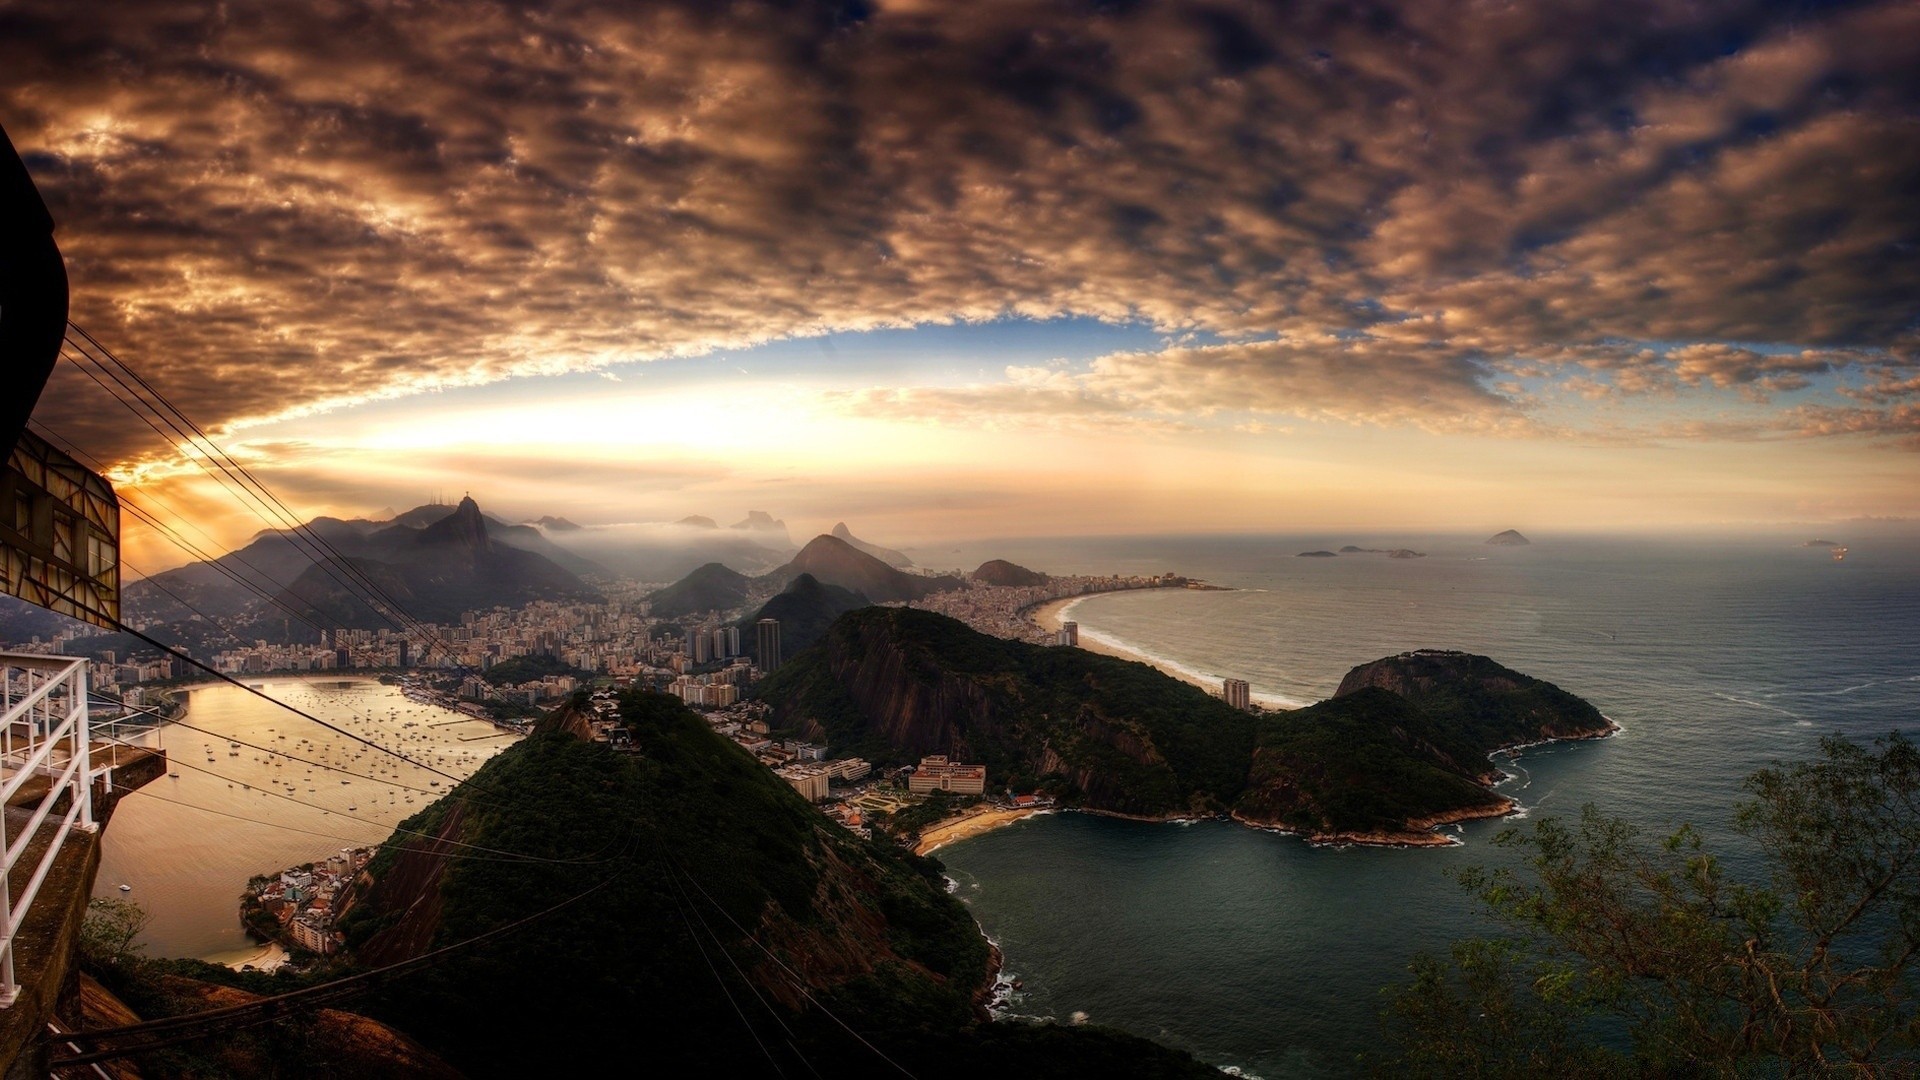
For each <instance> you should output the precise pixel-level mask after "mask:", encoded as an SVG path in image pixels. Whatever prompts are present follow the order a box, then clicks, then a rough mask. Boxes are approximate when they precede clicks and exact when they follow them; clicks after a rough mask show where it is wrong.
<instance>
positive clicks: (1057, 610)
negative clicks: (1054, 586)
mask: <svg viewBox="0 0 1920 1080" xmlns="http://www.w3.org/2000/svg"><path fill="white" fill-rule="evenodd" d="M1099 595H1101V594H1099V593H1085V594H1083V595H1080V596H1069V597H1066V598H1065V599H1061V600H1049V601H1047V602H1046V603H1044V604H1040V605H1039V606H1037V607H1034V608H1031V609H1029V610H1028V612H1027V618H1029V619H1031V620H1033V622H1034V623H1035V624H1036V625H1038V626H1039V627H1040V628H1041V629H1044V630H1053V631H1057V630H1059V629H1060V626H1061V624H1063V623H1065V622H1066V621H1067V618H1066V615H1067V609H1069V608H1071V607H1073V605H1075V604H1078V603H1079V602H1080V601H1082V600H1085V599H1086V598H1087V597H1088V596H1099ZM1080 647H1081V648H1082V649H1085V650H1087V651H1088V652H1093V653H1099V654H1100V655H1102V656H1116V657H1119V658H1120V659H1122V660H1132V661H1135V662H1136V663H1141V664H1146V665H1147V666H1148V667H1151V668H1155V669H1157V670H1159V671H1160V672H1161V673H1162V674H1164V675H1169V676H1172V677H1173V678H1176V679H1179V680H1180V681H1181V682H1185V683H1192V684H1193V685H1195V686H1197V687H1199V688H1201V689H1202V690H1206V691H1208V692H1210V693H1217V692H1218V691H1219V689H1220V687H1219V686H1218V684H1216V683H1212V682H1208V681H1206V680H1203V679H1201V678H1200V677H1199V676H1197V675H1195V674H1194V673H1193V672H1191V671H1182V670H1180V669H1179V668H1176V667H1173V666H1171V665H1169V664H1165V663H1161V662H1160V661H1158V660H1156V659H1155V658H1153V657H1151V656H1148V655H1147V654H1146V653H1143V652H1140V651H1138V650H1135V649H1131V648H1128V647H1127V646H1126V645H1124V644H1121V643H1119V642H1116V641H1112V640H1109V639H1107V638H1104V637H1095V636H1093V635H1090V634H1086V633H1082V634H1081V635H1080Z"/></svg>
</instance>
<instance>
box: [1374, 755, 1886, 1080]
mask: <svg viewBox="0 0 1920 1080" xmlns="http://www.w3.org/2000/svg"><path fill="white" fill-rule="evenodd" d="M1821 752H1822V753H1821V757H1820V758H1819V759H1818V760H1815V761H1811V762H1804V763H1799V764H1791V765H1774V766H1771V767H1768V768H1765V769H1761V770H1759V771H1758V772H1756V773H1754V774H1753V775H1752V776H1751V777H1749V778H1748V779H1747V782H1746V789H1747V791H1748V792H1749V793H1750V795H1751V798H1750V799H1748V800H1746V801H1744V802H1743V803H1742V804H1741V805H1740V806H1739V807H1738V808H1737V812H1736V816H1735V821H1736V823H1737V825H1738V827H1739V829H1740V830H1741V831H1742V832H1744V833H1745V834H1747V835H1748V836H1750V837H1752V838H1753V839H1754V840H1755V841H1756V842H1757V844H1758V845H1759V847H1760V849H1761V850H1762V851H1763V852H1764V853H1765V855H1766V858H1767V861H1768V864H1769V866H1770V871H1771V873H1770V876H1769V880H1765V881H1736V880H1733V879H1732V877H1731V875H1729V873H1728V870H1727V865H1726V863H1725V862H1724V861H1723V860H1722V859H1721V858H1719V857H1717V856H1716V855H1714V854H1713V853H1712V852H1711V851H1709V850H1708V848H1707V845H1706V844H1705V842H1704V841H1703V839H1702V837H1701V836H1700V834H1699V833H1698V832H1697V831H1695V830H1694V829H1692V828H1685V827H1683V828H1681V829H1680V830H1679V831H1677V832H1675V833H1673V834H1672V835H1670V836H1668V837H1666V838H1665V839H1664V840H1662V841H1660V842H1657V843H1649V842H1648V839H1647V838H1646V837H1645V836H1644V834H1643V833H1642V832H1641V830H1639V829H1638V828H1636V827H1635V826H1633V825H1631V824H1629V823H1627V822H1625V821H1621V820H1618V819H1614V818H1609V817H1607V816H1605V815H1602V814H1601V813H1599V812H1598V811H1597V810H1595V809H1594V808H1593V807H1591V806H1589V807H1587V808H1586V810H1585V811H1584V812H1583V813H1582V815H1581V817H1580V820H1579V821H1578V822H1573V823H1569V822H1563V821H1556V820H1551V819H1548V820H1543V821H1539V822H1535V823H1534V824H1533V825H1532V827H1531V828H1530V829H1512V830H1508V831H1507V832H1505V833H1503V834H1502V835H1501V837H1500V838H1499V841H1498V842H1499V843H1501V844H1502V845H1505V846H1508V847H1511V848H1515V849H1518V850H1519V851H1521V852H1523V853H1524V855H1525V858H1524V859H1523V861H1522V864H1521V865H1520V866H1519V867H1518V868H1511V869H1499V870H1493V871H1490V872H1489V871H1484V870H1474V871H1469V872H1467V873H1465V874H1463V875H1462V881H1463V884H1465V885H1466V886H1467V887H1468V888H1469V889H1471V890H1473V891H1474V892H1475V893H1476V894H1478V896H1479V897H1480V899H1481V900H1482V901H1483V902H1484V903H1485V904H1486V905H1487V907H1488V908H1489V909H1490V910H1491V911H1492V913H1493V914H1494V915H1495V916H1496V917H1497V918H1498V919H1499V920H1500V921H1501V922H1502V923H1503V924H1505V925H1506V926H1507V927H1508V928H1510V931H1511V933H1510V935H1509V936H1507V937H1503V938H1500V939H1496V940H1481V941H1469V942H1464V943H1462V944H1460V945H1457V946H1455V948H1454V950H1453V954H1452V956H1451V957H1450V958H1448V959H1439V958H1434V957H1422V958H1420V959H1418V960H1416V961H1415V962H1414V964H1413V966H1412V971H1413V976H1414V978H1413V981H1412V982H1411V983H1410V984H1408V985H1406V986H1403V987H1401V988H1398V989H1397V990H1395V991H1393V992H1392V993H1391V998H1390V1004H1389V1005H1388V1008H1387V1013H1386V1022H1387V1026H1388V1028H1389V1031H1390V1034H1391V1035H1392V1041H1393V1045H1394V1047H1395V1051H1396V1053H1397V1057H1396V1058H1395V1059H1394V1060H1392V1061H1390V1062H1383V1063H1381V1066H1382V1067H1381V1071H1383V1072H1388V1073H1391V1074H1394V1075H1413V1076H1461V1075H1478V1076H1546V1075H1552V1076H1595V1077H1602V1076H1621V1075H1631V1074H1636V1073H1637V1074H1640V1075H1678V1076H1689V1075H1698V1076H1734V1075H1766V1076H1776V1075H1787V1076H1793V1075H1827V1074H1830V1073H1850V1074H1858V1075H1863V1076H1865V1075H1882V1074H1887V1073H1893V1074H1897V1075H1908V1074H1909V1073H1908V1072H1907V1070H1920V1008H1917V1003H1920V971H1917V970H1916V964H1915V959H1916V956H1920V747H1916V746H1915V744H1914V743H1913V742H1912V741H1910V740H1909V739H1907V738H1906V737H1904V736H1902V735H1899V734H1897V733H1896V734H1894V735H1891V736H1889V737H1887V738H1885V739H1881V740H1878V741H1877V742H1876V743H1875V744H1874V745H1873V746H1872V747H1871V748H1869V747H1863V746H1860V745H1858V744H1855V743H1852V742H1849V741H1847V740H1846V739H1843V738H1839V737H1831V738H1828V739H1825V740H1823V741H1822V743H1821Z"/></svg>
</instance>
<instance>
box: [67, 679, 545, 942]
mask: <svg viewBox="0 0 1920 1080" xmlns="http://www.w3.org/2000/svg"><path fill="white" fill-rule="evenodd" d="M248 684H249V685H251V686H255V687H257V688H258V689H259V690H260V691H261V692H262V693H265V694H267V695H269V696H271V697H274V698H277V699H280V700H283V701H285V702H286V703H287V704H290V705H293V706H295V707H297V708H299V709H301V710H303V711H305V712H308V713H311V714H312V715H314V716H315V717H318V718H320V719H322V720H325V721H327V722H328V723H330V724H333V725H335V726H337V727H339V728H341V729H343V730H344V731H347V732H351V733H352V734H353V735H354V736H358V737H359V738H360V739H364V740H366V742H371V743H374V744H376V745H374V746H369V745H366V743H365V742H358V741H355V740H354V739H352V738H349V737H348V736H347V735H343V734H341V733H339V732H336V731H329V730H328V729H326V728H324V727H322V726H320V725H318V724H315V723H313V722H312V721H309V720H305V719H303V718H301V717H299V716H297V715H295V714H293V713H291V712H289V711H287V710H285V709H282V708H279V707H278V706H276V705H274V704H272V703H271V702H268V701H263V700H261V699H260V698H259V697H257V696H255V695H253V694H250V693H248V692H247V691H246V690H243V689H241V688H239V687H236V686H228V685H222V684H215V685H210V686H204V687H198V688H195V689H193V690H192V691H191V692H190V693H189V706H188V712H187V715H186V716H185V717H184V720H185V723H186V724H190V725H192V728H193V729H201V730H192V729H190V728H188V727H186V726H183V725H179V724H163V725H161V726H159V727H157V728H154V729H152V730H150V731H149V732H148V733H146V734H145V735H144V736H142V738H143V739H144V740H145V741H147V742H149V743H156V742H157V743H158V744H160V745H164V746H165V747H166V749H167V753H168V758H169V761H170V764H171V772H172V774H173V775H170V776H166V777H161V778H159V779H157V780H154V781H153V782H151V783H149V784H148V785H147V786H146V787H144V788H141V789H140V790H138V791H135V792H133V793H132V794H130V795H128V796H126V798H124V799H123V800H122V801H121V802H120V804H119V805H118V806H117V807H116V808H115V809H114V812H113V819H112V824H111V825H110V826H109V827H108V828H107V829H106V831H105V837H106V839H105V843H104V845H103V847H102V850H101V859H100V872H99V874H98V876H97V877H96V879H95V885H94V893H95V895H97V896H115V897H125V898H127V899H131V900H134V901H137V902H138V903H139V904H140V905H141V906H142V907H144V908H146V910H147V912H148V915H149V922H148V925H147V927H146V930H145V931H144V932H143V933H142V934H141V936H140V938H139V944H140V945H142V946H143V947H144V948H145V951H146V955H148V956H184V957H196V958H199V959H203V960H211V961H213V962H215V963H232V964H239V963H255V964H257V965H260V966H266V965H268V964H271V963H272V962H273V961H274V960H275V959H276V958H277V954H276V953H275V952H274V951H272V950H268V949H263V948H261V947H260V946H259V945H258V944H257V943H255V942H253V941H252V940H251V939H250V938H248V936H247V935H246V933H245V931H244V930H243V929H242V928H241V925H240V914H239V901H240V894H241V892H242V890H244V889H245V888H246V884H247V879H248V878H250V877H252V876H254V875H255V874H267V873H277V872H279V871H280V870H283V869H286V868H287V867H290V866H298V865H300V864H302V863H309V862H315V861H320V860H325V859H326V858H327V857H328V856H329V855H333V854H335V853H337V852H338V851H339V850H340V849H342V848H354V847H364V846H367V845H371V844H379V843H382V842H384V841H386V840H387V838H388V836H389V835H390V834H391V833H392V832H393V829H394V826H395V825H397V824H399V823H400V822H401V821H403V820H405V819H406V818H408V817H410V816H412V815H413V814H415V813H417V812H419V811H420V810H422V809H424V808H426V807H427V806H428V805H431V804H432V802H433V801H434V800H435V799H437V798H439V797H440V795H441V794H443V793H444V792H445V791H446V790H447V789H448V788H449V787H450V786H451V784H452V780H451V779H449V778H448V777H449V776H451V777H464V776H467V775H469V774H470V773H471V772H472V771H473V770H474V769H476V768H478V767H479V766H480V764H481V763H483V762H484V761H485V760H486V759H487V758H489V757H491V756H492V755H493V754H495V753H498V752H499V751H500V750H501V749H502V748H503V747H504V746H506V745H508V744H509V743H510V742H511V737H510V736H504V735H502V734H501V733H500V732H499V731H498V730H497V729H496V728H494V726H493V725H492V724H489V723H487V722H485V721H481V720H474V719H472V718H470V717H467V716H464V715H462V714H460V713H457V712H453V711H451V710H448V709H443V708H440V707H438V706H433V705H426V704H421V703H417V702H413V701H409V700H408V699H407V698H406V697H405V696H403V695H402V693H401V691H400V689H399V687H396V686H387V685H383V684H381V683H379V682H377V681H375V680H372V679H364V678H312V679H300V678H268V679H264V680H262V679H250V680H248ZM232 743H239V744H241V745H230V744H232ZM379 747H385V748H388V749H391V750H393V751H396V752H397V753H399V754H403V755H405V757H406V759H407V760H402V759H401V758H400V757H397V756H395V754H394V753H388V752H386V751H385V750H382V749H380V748H379ZM309 762H310V763H312V764H308V763H309ZM442 773H445V774H448V775H447V776H443V775H441V774H442ZM409 800H411V801H409ZM121 885H128V886H130V888H129V889H127V890H124V891H123V890H121V889H120V886H121Z"/></svg>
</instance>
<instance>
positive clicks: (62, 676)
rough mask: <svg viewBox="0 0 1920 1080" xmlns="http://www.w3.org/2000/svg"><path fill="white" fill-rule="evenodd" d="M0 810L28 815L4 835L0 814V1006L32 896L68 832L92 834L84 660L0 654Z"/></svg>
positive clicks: (8, 994) (9, 999)
mask: <svg viewBox="0 0 1920 1080" xmlns="http://www.w3.org/2000/svg"><path fill="white" fill-rule="evenodd" d="M0 674H4V679H3V680H0V683H4V688H3V689H0V805H4V806H5V807H7V808H14V805H15V803H16V802H19V803H21V804H22V805H21V806H20V807H18V810H20V811H31V816H30V817H29V818H28V819H27V821H26V823H25V824H24V825H23V826H21V827H20V829H19V830H18V835H16V836H13V837H11V838H9V836H8V835H7V834H8V832H9V830H8V828H7V819H6V816H5V815H4V814H0V847H4V848H5V849H6V862H5V863H4V865H0V1008H5V1007H7V1006H9V1005H12V1004H13V1001H14V998H15V997H16V996H18V995H19V992H20V984H19V983H18V982H17V981H15V979H14V973H13V941H14V938H15V936H16V935H18V934H19V932H20V926H21V924H22V923H24V922H25V921H26V917H27V912H28V911H29V910H30V909H31V908H32V907H33V898H34V897H35V896H37V895H38V894H39V892H40V886H41V885H42V884H43V883H44V882H45V881H46V880H47V872H48V871H49V870H51V869H52V868H53V864H54V861H55V860H56V859H57V858H58V857H59V855H60V849H61V846H62V845H63V844H65V843H66V840H67V836H68V835H69V834H70V833H72V832H73V831H74V830H76V829H77V830H81V831H84V832H93V831H95V829H97V828H98V826H96V825H95V824H94V821H93V785H92V776H91V775H90V773H91V771H92V770H91V768H90V767H89V763H88V755H87V751H88V746H89V743H88V733H87V662H86V661H85V660H81V659H75V658H73V657H68V656H23V655H19V654H15V653H0ZM39 778H44V781H45V783H46V790H45V791H42V792H40V793H39V794H38V795H37V796H36V795H35V794H34V792H32V791H30V790H27V785H29V784H30V783H33V782H34V781H35V780H36V779H39ZM62 796H66V797H67V799H66V802H67V808H66V812H65V814H64V816H62V817H61V819H60V823H59V825H57V826H56V827H55V828H54V831H53V835H52V836H51V837H50V838H49V840H48V842H47V847H46V850H45V851H44V852H43V853H42V854H41V856H40V861H39V863H38V864H36V865H34V866H33V867H32V868H31V869H32V877H30V878H29V879H28V881H27V884H26V887H25V888H23V889H21V890H20V895H19V898H18V899H15V898H14V894H13V880H14V873H15V871H16V870H20V871H24V870H26V869H27V868H26V867H23V866H21V863H22V862H23V861H24V859H25V857H26V854H27V849H28V848H29V847H31V846H32V844H33V840H34V837H35V836H37V835H38V834H39V832H40V829H41V826H43V825H45V824H46V821H47V818H48V816H50V815H51V814H52V813H53V812H54V807H55V806H57V805H59V803H60V800H61V798H62Z"/></svg>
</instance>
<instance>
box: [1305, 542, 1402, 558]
mask: <svg viewBox="0 0 1920 1080" xmlns="http://www.w3.org/2000/svg"><path fill="white" fill-rule="evenodd" d="M1302 554H1304V552H1303V553H1302ZM1340 554H1342V555H1385V556H1386V557H1387V558H1389V559H1424V558H1426V557H1427V553H1426V552H1424V551H1415V550H1413V549H1412V548H1363V547H1356V546H1355V545H1353V544H1348V545H1347V546H1345V547H1343V548H1341V549H1340Z"/></svg>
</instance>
